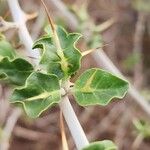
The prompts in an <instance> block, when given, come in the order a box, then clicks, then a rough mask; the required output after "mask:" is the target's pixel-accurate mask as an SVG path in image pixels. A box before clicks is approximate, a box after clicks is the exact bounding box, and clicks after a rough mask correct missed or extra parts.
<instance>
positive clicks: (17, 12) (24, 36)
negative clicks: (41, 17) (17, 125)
mask: <svg viewBox="0 0 150 150" xmlns="http://www.w3.org/2000/svg"><path fill="white" fill-rule="evenodd" d="M7 1H8V5H9V8H10V11H11V13H12V17H13V19H14V21H15V23H16V24H17V25H18V33H19V38H20V40H21V42H22V43H23V44H24V46H25V48H26V50H27V51H28V54H29V55H31V56H32V57H34V58H39V56H40V54H39V52H38V51H37V50H34V51H33V50H32V45H33V41H32V38H31V36H30V34H29V32H28V30H27V27H26V21H27V19H26V14H25V13H24V12H23V11H22V10H21V8H20V6H19V3H18V0H7ZM34 61H35V63H36V64H37V63H38V61H37V59H35V60H34Z"/></svg>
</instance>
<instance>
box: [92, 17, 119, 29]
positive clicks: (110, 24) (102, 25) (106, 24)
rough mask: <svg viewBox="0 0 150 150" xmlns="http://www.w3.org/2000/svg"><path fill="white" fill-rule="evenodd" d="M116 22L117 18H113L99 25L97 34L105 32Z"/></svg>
mask: <svg viewBox="0 0 150 150" xmlns="http://www.w3.org/2000/svg"><path fill="white" fill-rule="evenodd" d="M115 22H116V18H111V19H109V20H107V21H105V22H103V23H102V24H100V25H97V26H96V27H95V29H94V31H95V32H104V31H105V30H107V29H109V28H110V27H111V26H112V25H113V24H114V23H115Z"/></svg>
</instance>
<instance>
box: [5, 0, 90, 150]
mask: <svg viewBox="0 0 150 150" xmlns="http://www.w3.org/2000/svg"><path fill="white" fill-rule="evenodd" d="M7 1H8V4H9V7H10V10H11V13H12V16H13V19H14V21H15V22H16V23H18V25H19V37H20V39H21V41H22V42H23V44H24V45H25V47H26V49H27V50H28V52H29V53H30V55H31V56H32V57H36V58H39V52H35V51H33V52H32V45H33V40H32V39H31V36H30V34H29V32H28V30H27V27H26V18H25V16H26V15H25V14H24V12H23V11H22V10H21V8H20V6H19V3H18V0H7ZM34 63H35V64H38V61H36V60H34ZM60 108H61V110H62V112H63V115H64V117H65V119H66V122H67V124H68V127H69V129H70V131H71V134H72V136H73V138H74V140H75V143H76V146H77V148H78V149H81V148H83V147H84V146H86V145H88V140H87V138H86V136H85V134H84V131H83V129H82V127H81V125H80V123H79V121H78V119H77V117H76V115H75V112H74V110H73V108H72V106H71V104H70V102H69V99H68V97H64V98H63V100H62V101H61V103H60Z"/></svg>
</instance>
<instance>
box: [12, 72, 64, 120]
mask: <svg viewBox="0 0 150 150" xmlns="http://www.w3.org/2000/svg"><path fill="white" fill-rule="evenodd" d="M60 96H61V95H60V85H59V80H58V78H57V77H56V76H55V75H48V74H43V73H40V72H33V73H32V74H31V75H30V76H29V77H28V79H27V80H26V84H25V86H24V87H22V88H20V89H15V91H14V92H13V94H12V96H11V100H10V101H11V102H12V103H21V104H22V105H23V107H24V110H25V112H26V113H27V115H28V116H29V117H32V118H36V117H38V116H39V115H40V114H41V113H42V112H43V111H44V110H46V109H48V108H49V107H50V106H53V105H54V104H57V103H59V101H60Z"/></svg>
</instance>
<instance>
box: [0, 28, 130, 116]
mask: <svg viewBox="0 0 150 150" xmlns="http://www.w3.org/2000/svg"><path fill="white" fill-rule="evenodd" d="M45 31H46V35H45V36H43V37H42V38H40V39H38V40H37V41H36V42H35V43H34V45H33V48H40V49H41V58H40V64H39V65H40V68H41V67H42V69H41V70H40V71H38V72H37V71H35V70H34V69H33V67H32V65H31V64H30V63H29V62H27V61H26V60H24V59H22V58H16V54H15V51H14V50H13V48H12V47H11V46H10V44H9V43H7V42H3V43H1V44H0V45H1V50H0V57H1V60H0V79H1V80H2V79H3V80H4V81H7V82H9V83H13V84H16V85H22V87H19V88H16V89H15V90H14V92H13V94H12V96H11V99H10V102H11V103H17V104H18V103H19V104H22V106H23V107H24V110H25V112H26V113H27V115H28V116H30V117H32V118H35V117H38V116H39V115H40V114H41V113H42V112H43V111H44V110H46V109H48V108H49V107H52V106H53V105H55V104H58V103H59V102H60V100H61V97H62V95H61V93H60V89H61V88H60V87H63V83H64V82H66V81H67V80H69V79H70V77H71V76H72V75H73V74H75V73H76V72H77V70H78V69H79V68H80V66H81V58H82V54H81V52H80V51H79V50H78V49H77V48H76V47H75V44H76V42H77V40H78V39H79V38H80V36H81V35H80V34H78V33H67V32H66V31H65V30H64V29H63V28H62V27H59V26H57V28H56V35H55V34H54V32H52V31H51V29H50V28H49V27H46V29H45ZM55 36H56V37H55ZM58 48H59V49H58ZM41 72H44V73H45V74H43V73H41ZM62 81H63V82H62ZM127 89H128V83H127V82H126V81H124V80H122V79H120V78H118V77H116V76H114V75H112V74H110V73H108V72H106V71H103V70H100V69H89V70H87V71H86V72H85V73H83V74H82V75H81V76H80V77H79V79H78V80H77V81H76V82H75V85H74V87H73V89H72V90H70V89H68V91H65V92H66V94H67V93H69V91H72V92H73V94H74V95H75V99H76V101H77V102H78V104H79V105H82V106H86V105H96V104H99V105H107V104H108V103H109V102H110V101H111V99H113V98H123V96H124V95H125V93H126V91H127Z"/></svg>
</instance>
